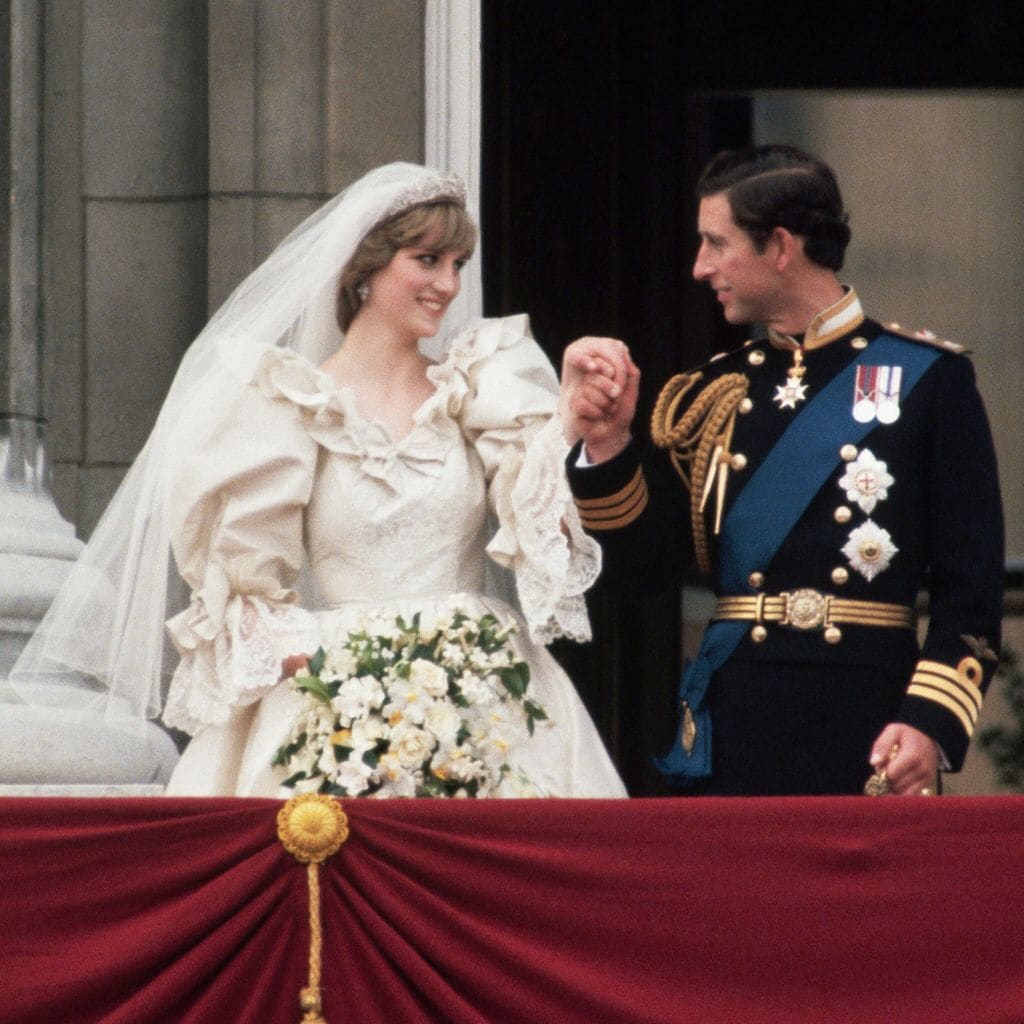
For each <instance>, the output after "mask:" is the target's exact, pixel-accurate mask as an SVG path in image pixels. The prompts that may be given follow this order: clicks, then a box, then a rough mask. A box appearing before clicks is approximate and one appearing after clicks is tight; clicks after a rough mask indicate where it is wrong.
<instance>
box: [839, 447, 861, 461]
mask: <svg viewBox="0 0 1024 1024" xmlns="http://www.w3.org/2000/svg"><path fill="white" fill-rule="evenodd" d="M839 458H841V459H842V460H843V462H853V460H854V459H855V458H857V446H856V445H855V444H844V445H843V447H842V448H840V449H839Z"/></svg>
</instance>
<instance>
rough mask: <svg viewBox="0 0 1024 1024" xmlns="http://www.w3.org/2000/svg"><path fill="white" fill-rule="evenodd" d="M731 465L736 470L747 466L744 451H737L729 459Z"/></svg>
mask: <svg viewBox="0 0 1024 1024" xmlns="http://www.w3.org/2000/svg"><path fill="white" fill-rule="evenodd" d="M729 465H730V466H732V468H733V469H735V470H741V469H746V468H747V457H746V455H744V454H743V452H737V453H736V454H735V455H734V456H732V458H731V459H729Z"/></svg>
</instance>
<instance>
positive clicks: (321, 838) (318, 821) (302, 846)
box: [277, 793, 348, 1024]
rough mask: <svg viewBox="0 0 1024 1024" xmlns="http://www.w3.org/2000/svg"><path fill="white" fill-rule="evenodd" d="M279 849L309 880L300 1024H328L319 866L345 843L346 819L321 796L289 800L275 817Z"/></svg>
mask: <svg viewBox="0 0 1024 1024" xmlns="http://www.w3.org/2000/svg"><path fill="white" fill-rule="evenodd" d="M277 835H278V838H279V839H280V840H281V845H282V846H284V848H285V849H286V850H287V851H288V852H289V853H290V854H291V855H292V856H293V857H294V858H295V859H296V860H297V861H299V862H300V863H302V864H307V865H308V870H307V878H308V880H309V984H308V985H307V986H306V987H305V988H304V989H303V990H302V992H301V993H300V994H299V1006H300V1007H301V1008H302V1011H303V1014H302V1021H301V1024H327V1022H326V1019H325V1018H324V1016H323V1005H322V1002H321V997H320V963H321V955H322V951H323V932H322V930H321V926H320V876H319V874H318V869H319V865H320V864H321V863H322V862H323V861H325V860H327V858H328V857H330V856H332V855H333V854H335V853H337V852H338V850H339V849H340V848H341V844H342V843H343V842H345V840H346V839H348V817H347V816H346V814H345V812H344V811H343V810H342V809H341V804H339V803H338V801H337V800H335V799H334V798H333V797H329V796H326V795H325V794H323V793H303V794H301V795H300V796H295V797H292V799H291V800H289V801H288V802H287V803H286V804H285V805H284V807H282V808H281V810H280V811H279V812H278V815H277Z"/></svg>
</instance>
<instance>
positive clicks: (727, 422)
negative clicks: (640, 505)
mask: <svg viewBox="0 0 1024 1024" xmlns="http://www.w3.org/2000/svg"><path fill="white" fill-rule="evenodd" d="M703 378H704V374H703V373H701V372H700V371H697V372H695V373H679V374H676V376H674V377H673V378H672V379H671V380H670V381H669V382H668V383H667V384H666V385H665V386H664V387H663V388H662V389H661V394H660V395H658V400H657V402H656V403H655V405H654V412H653V414H652V416H651V440H653V441H654V443H655V444H656V445H657V446H658V447H659V448H666V449H668V453H669V458H670V459H671V460H672V465H673V466H674V467H675V470H676V472H677V473H678V474H679V476H680V478H681V479H682V481H683V483H684V484H685V485H686V488H687V489H688V490H689V492H690V520H691V525H692V528H693V543H694V551H695V554H696V556H697V565H698V566H699V567H700V569H701V571H702V572H705V573H710V572H711V556H710V551H709V548H708V535H707V527H706V525H705V522H704V508H705V505H706V504H707V500H708V497H709V495H710V494H711V489H712V487H713V486H714V484H715V480H716V478H717V481H718V490H717V508H716V512H715V533H718V529H719V527H720V525H721V517H722V509H723V506H724V503H725V485H726V481H727V479H728V474H729V468H730V465H731V460H732V453H731V452H730V451H729V446H730V444H731V443H732V434H733V429H734V427H735V425H736V413H737V411H738V410H739V408H740V403H741V402H742V401H743V400H744V399H745V398H746V397H747V391H748V389H749V387H750V381H749V379H748V378H747V377H745V376H744V375H743V374H742V373H726V374H723V375H722V376H721V377H717V378H715V379H714V380H712V381H711V382H710V383H709V384H707V385H706V386H705V387H703V388H701V390H700V391H698V392H697V394H696V395H694V397H693V399H692V400H691V402H690V403H689V405H688V406H687V408H686V411H685V412H684V413H682V415H679V407H680V404H681V403H682V401H683V399H684V398H685V397H686V396H687V395H688V394H689V393H690V392H691V391H692V390H693V388H694V386H695V385H696V384H698V383H699V382H700V381H701V380H703Z"/></svg>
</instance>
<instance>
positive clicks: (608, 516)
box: [575, 468, 647, 530]
mask: <svg viewBox="0 0 1024 1024" xmlns="http://www.w3.org/2000/svg"><path fill="white" fill-rule="evenodd" d="M575 500H576V508H577V509H579V513H580V521H581V522H582V523H583V525H584V527H586V529H588V530H618V529H621V528H622V527H623V526H629V524H630V523H631V522H633V520H634V519H636V518H637V516H639V515H640V513H641V512H643V510H644V509H645V508H646V507H647V480H646V478H645V477H644V471H643V469H640V468H638V469H637V471H636V472H635V473H634V474H633V478H632V480H630V481H629V483H628V484H626V486H625V487H623V488H622V489H621V490H618V491H616V492H615V493H614V494H609V495H608V496H607V497H604V498H576V499H575Z"/></svg>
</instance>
